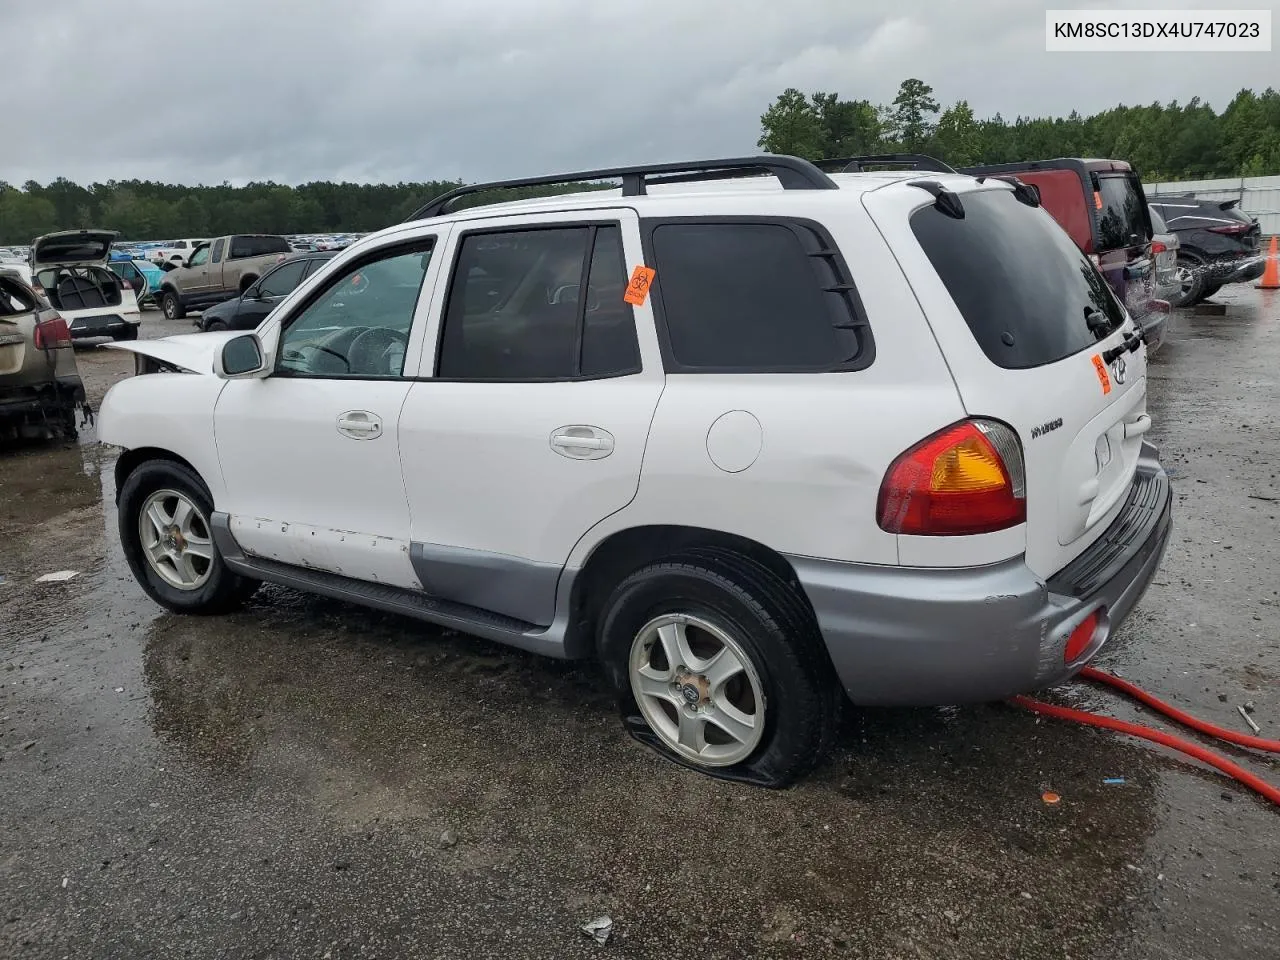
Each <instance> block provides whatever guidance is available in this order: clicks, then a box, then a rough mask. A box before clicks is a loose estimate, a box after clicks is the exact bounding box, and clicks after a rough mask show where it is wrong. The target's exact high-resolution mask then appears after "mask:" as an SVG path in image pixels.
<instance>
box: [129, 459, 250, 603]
mask: <svg viewBox="0 0 1280 960" xmlns="http://www.w3.org/2000/svg"><path fill="white" fill-rule="evenodd" d="M212 515H213V501H212V499H211V498H210V496H209V491H208V490H207V489H206V487H205V485H204V483H203V481H201V479H200V477H199V476H198V475H197V474H196V473H195V472H194V471H193V470H191V468H190V467H188V466H186V465H185V464H181V463H177V462H175V461H172V460H151V461H148V462H146V463H143V464H142V465H141V466H139V467H137V468H136V469H135V470H134V471H133V472H132V473H130V474H129V476H128V478H127V479H126V480H125V481H124V484H123V485H122V486H121V488H120V500H119V522H120V542H121V545H122V546H123V547H124V555H125V559H126V560H128V561H129V567H130V569H131V570H132V571H133V575H134V576H135V577H136V578H137V579H138V583H139V584H140V585H141V586H142V589H143V590H145V591H146V593H147V595H148V596H149V597H151V599H152V600H154V601H156V603H158V604H160V605H161V606H163V607H166V608H168V609H169V610H172V611H174V612H175V613H200V614H207V613H223V612H225V611H227V610H231V609H234V608H235V607H237V606H239V605H240V603H242V602H243V601H244V600H246V599H248V598H249V596H250V595H252V593H253V592H254V590H256V589H257V586H258V584H257V582H256V581H254V580H250V579H248V578H245V577H241V576H238V575H236V574H235V573H233V572H232V571H231V570H230V569H228V567H227V565H226V564H225V563H223V562H222V556H221V555H220V554H219V553H218V545H217V544H216V543H215V542H214V539H213V529H212V526H211V524H210V520H209V518H210V517H211V516H212Z"/></svg>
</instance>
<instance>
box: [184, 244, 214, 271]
mask: <svg viewBox="0 0 1280 960" xmlns="http://www.w3.org/2000/svg"><path fill="white" fill-rule="evenodd" d="M208 262H209V248H208V247H197V248H196V252H195V253H193V254H191V259H190V260H188V261H187V266H189V267H203V266H204V265H205V264H206V263H208Z"/></svg>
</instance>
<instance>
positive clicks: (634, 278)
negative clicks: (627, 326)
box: [622, 264, 658, 307]
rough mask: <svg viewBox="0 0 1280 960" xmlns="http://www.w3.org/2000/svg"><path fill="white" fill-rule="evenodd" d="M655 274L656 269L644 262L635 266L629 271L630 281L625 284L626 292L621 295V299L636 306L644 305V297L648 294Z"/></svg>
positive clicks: (656, 272) (656, 273)
mask: <svg viewBox="0 0 1280 960" xmlns="http://www.w3.org/2000/svg"><path fill="white" fill-rule="evenodd" d="M657 275H658V271H657V270H655V269H653V267H646V266H645V265H644V264H641V265H640V266H638V267H636V268H635V269H634V270H632V271H631V282H630V283H628V284H627V292H626V293H624V294H623V295H622V299H623V300H625V301H626V302H627V303H631V304H634V305H635V306H637V307H640V306H644V301H645V298H646V297H647V296H649V286H650V285H651V284H652V283H653V278H654V277H656V276H657Z"/></svg>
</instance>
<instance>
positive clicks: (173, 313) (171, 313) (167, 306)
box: [160, 290, 187, 320]
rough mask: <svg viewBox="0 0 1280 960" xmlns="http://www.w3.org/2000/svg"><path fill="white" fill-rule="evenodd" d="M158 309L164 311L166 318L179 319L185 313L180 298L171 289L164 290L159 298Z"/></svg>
mask: <svg viewBox="0 0 1280 960" xmlns="http://www.w3.org/2000/svg"><path fill="white" fill-rule="evenodd" d="M160 309H161V310H163V311H164V318H165V319H166V320H181V319H182V318H183V317H185V316H186V315H187V311H186V309H185V308H184V307H183V306H182V300H181V298H179V296H178V295H177V294H176V293H174V292H173V291H172V290H166V291H165V292H164V296H162V297H161V298H160Z"/></svg>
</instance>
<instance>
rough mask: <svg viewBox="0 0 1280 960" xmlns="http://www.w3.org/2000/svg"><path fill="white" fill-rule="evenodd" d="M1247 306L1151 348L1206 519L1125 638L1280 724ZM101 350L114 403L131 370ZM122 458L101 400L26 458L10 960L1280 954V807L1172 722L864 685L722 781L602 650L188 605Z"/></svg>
mask: <svg viewBox="0 0 1280 960" xmlns="http://www.w3.org/2000/svg"><path fill="white" fill-rule="evenodd" d="M1264 297H1266V298H1267V299H1264ZM1221 299H1222V300H1224V301H1230V303H1229V306H1228V308H1227V311H1226V313H1225V315H1222V316H1205V315H1195V314H1182V315H1178V316H1176V317H1175V319H1174V321H1173V324H1172V329H1171V335H1170V342H1169V343H1168V344H1167V345H1166V346H1165V347H1164V349H1163V351H1162V352H1161V354H1160V355H1159V356H1158V357H1157V358H1156V360H1155V362H1154V364H1153V366H1152V368H1151V371H1150V374H1151V381H1152V382H1151V406H1152V411H1153V414H1154V415H1155V416H1156V418H1157V426H1156V428H1155V430H1154V431H1153V433H1154V434H1155V439H1156V441H1157V442H1158V443H1160V444H1161V446H1162V448H1163V451H1164V456H1165V459H1166V462H1167V463H1168V464H1169V466H1170V467H1171V468H1172V469H1173V471H1174V489H1175V493H1176V497H1177V500H1176V505H1175V507H1176V514H1175V533H1174V539H1173V543H1172V545H1171V546H1170V548H1169V551H1168V554H1167V556H1166V559H1165V562H1164V566H1163V568H1162V570H1161V572H1160V573H1159V575H1158V578H1157V582H1156V583H1155V585H1153V587H1152V588H1151V590H1150V591H1149V593H1148V594H1147V596H1146V598H1145V600H1144V601H1143V603H1142V604H1141V606H1140V607H1139V609H1138V611H1137V612H1136V613H1135V615H1134V616H1133V618H1132V619H1131V620H1130V622H1129V623H1128V624H1127V625H1126V626H1125V628H1124V629H1123V630H1122V631H1121V633H1120V635H1119V636H1118V637H1117V638H1115V640H1114V641H1113V642H1112V644H1111V645H1109V647H1108V649H1107V650H1106V651H1105V653H1104V656H1103V657H1102V659H1101V664H1102V665H1103V666H1104V667H1108V668H1111V669H1115V670H1119V671H1121V672H1123V674H1124V675H1125V676H1127V677H1129V678H1131V679H1133V680H1135V681H1136V682H1137V683H1139V684H1140V685H1141V686H1143V687H1146V688H1147V689H1150V690H1152V691H1154V692H1158V693H1160V694H1161V695H1163V696H1165V697H1167V698H1168V699H1169V700H1171V701H1172V702H1173V703H1175V704H1176V705H1178V706H1181V707H1184V708H1186V709H1188V710H1191V711H1193V712H1195V713H1197V714H1199V715H1201V716H1204V717H1206V718H1208V719H1211V720H1213V721H1215V722H1217V723H1220V724H1223V725H1225V726H1229V727H1233V728H1236V729H1241V730H1243V729H1244V728H1243V721H1242V720H1241V718H1240V716H1239V714H1238V713H1237V712H1236V706H1237V704H1243V703H1244V702H1245V701H1246V700H1252V701H1253V702H1254V705H1255V713H1254V718H1255V719H1256V720H1257V722H1258V723H1259V725H1260V726H1261V727H1262V729H1263V733H1264V735H1266V736H1272V737H1276V736H1280V592H1278V591H1280V573H1278V572H1277V571H1280V539H1278V538H1277V531H1278V530H1280V525H1278V524H1277V514H1280V479H1277V473H1280V428H1278V427H1277V421H1276V412H1277V410H1280V404H1278V401H1280V375H1278V373H1277V371H1278V370H1280V297H1276V296H1275V295H1272V294H1265V295H1264V294H1259V293H1257V292H1256V291H1252V290H1247V289H1240V288H1237V289H1235V290H1229V291H1228V292H1226V293H1225V294H1224V295H1223V296H1222V298H1221ZM190 329H191V327H190V324H189V321H183V322H174V323H165V322H164V321H161V320H159V319H158V314H156V313H148V314H147V315H146V319H145V320H144V336H145V335H150V336H161V335H167V334H170V333H178V332H188V331H189V330H190ZM79 360H80V367H81V371H82V374H83V375H84V377H85V379H86V381H87V383H88V386H89V391H90V394H91V395H96V396H101V394H102V393H103V392H104V391H105V389H106V388H107V386H109V385H110V383H112V382H114V381H115V380H116V379H119V378H121V377H123V376H126V375H127V374H128V373H129V371H130V370H131V365H130V363H129V358H128V356H127V355H124V354H119V353H114V352H111V351H99V350H81V351H80V352H79ZM110 467H111V461H110V455H109V454H108V453H107V452H106V451H104V450H102V449H100V448H99V447H98V446H97V445H96V444H95V438H94V434H93V430H92V428H87V429H85V430H84V431H83V432H82V437H81V440H80V442H79V444H76V445H62V446H48V445H31V446H24V447H21V448H17V449H5V450H2V451H0V577H3V580H2V581H0V661H2V664H3V666H2V669H0V683H2V684H3V692H2V693H0V956H2V957H6V958H7V957H51V958H52V957H94V958H112V957H120V958H141V957H235V958H242V957H308V958H312V957H314V958H335V960H336V958H348V957H428V956H430V957H554V958H564V957H600V956H607V955H616V956H625V957H664V958H665V957H671V956H673V955H682V956H697V957H799V956H805V957H810V956H839V957H868V958H870V957H885V958H890V957H892V958H901V957H920V958H956V957H962V958H969V957H972V958H989V957H1017V958H1059V957H1060V958H1068V957H1070V958H1076V960H1080V958H1094V957H1096V958H1107V960H1115V958H1188V960H1190V958H1196V960H1200V958H1205V957H1213V958H1229V957H1249V958H1252V960H1264V958H1269V957H1275V956H1277V955H1280V811H1278V810H1276V809H1274V808H1272V807H1271V806H1269V805H1268V804H1266V803H1265V802H1264V801H1262V800H1259V799H1257V798H1255V797H1254V796H1253V795H1251V794H1250V793H1248V792H1246V791H1244V790H1242V789H1239V788H1237V787H1236V786H1235V785H1233V784H1232V783H1230V782H1229V781H1226V780H1224V779H1222V778H1221V777H1219V776H1218V775H1217V774H1215V773H1213V772H1212V771H1209V770H1207V769H1204V768H1199V767H1197V766H1195V765H1193V764H1191V763H1188V762H1183V761H1182V760H1180V759H1176V758H1174V757H1172V756H1170V755H1168V754H1167V753H1165V752H1164V751H1162V750H1160V749H1158V748H1154V747H1151V746H1149V745H1146V744H1143V743H1140V742H1136V741H1131V740H1127V739H1124V738H1121V737H1117V736H1114V735H1111V734H1107V733H1103V732H1100V731H1094V730H1088V729H1082V728H1076V727H1073V726H1067V725H1063V724H1059V723H1055V722H1051V721H1044V722H1038V721H1037V720H1036V719H1035V718H1034V717H1032V716H1030V715H1027V714H1024V713H1021V712H1018V711H1017V710H1015V709H1012V708H1009V707H1005V706H1001V705H991V706H984V707H967V708H962V709H941V710H894V711H888V710H884V711H867V712H862V713H857V714H855V715H854V716H853V718H852V719H851V722H850V724H849V729H848V730H847V732H846V734H845V735H844V738H843V741H842V743H841V746H840V749H839V750H838V752H837V754H836V755H835V756H834V757H833V758H832V760H831V762H830V763H828V764H827V765H826V766H825V767H824V768H822V769H821V770H820V771H819V772H818V773H817V774H816V775H814V776H812V777H811V778H809V779H808V780H807V781H805V782H804V783H802V784H801V785H799V786H797V787H796V788H794V789H791V790H788V791H784V792H767V791H761V790H756V789H753V788H748V787H740V786H734V785H729V784H725V783H721V782H717V781H714V780H711V779H707V778H705V777H700V776H697V775H694V774H691V773H688V772H686V771H684V770H682V769H679V768H677V767H675V766H673V765H670V764H668V763H666V762H664V761H663V760H661V759H659V758H657V757H655V756H653V755H651V754H650V753H648V752H647V751H646V750H645V749H644V748H643V747H641V746H639V745H638V744H636V743H634V742H633V741H631V740H630V739H628V738H627V737H626V735H625V734H624V733H623V731H622V728H621V725H620V724H619V722H618V720H617V719H616V717H615V714H614V707H613V704H612V702H611V700H610V698H609V697H608V695H607V694H606V693H605V692H604V690H603V688H602V685H601V684H600V683H599V682H598V680H597V677H596V673H595V671H594V669H593V668H591V667H590V666H583V665H566V664H562V663H556V662H550V661H546V660H541V659H537V658H534V657H532V656H527V655H523V654H521V653H517V652H513V651H508V650H505V649H502V648H498V647H494V646H491V645H489V644H486V643H483V642H480V641H476V640H472V639H469V638H466V637H462V636H458V635H454V634H445V633H440V632H438V631H435V630H432V629H430V628H426V627H424V626H422V625H420V624H417V623H415V622H411V621H407V620H402V619H398V618H395V617H391V616H384V615H380V614H376V613H370V612H367V611H364V610H361V609H358V608H355V607H352V606H348V605H344V604H341V603H336V602H330V601H325V600H317V599H314V598H309V597H304V596H302V595H300V594H297V593H293V592H290V591H287V590H283V589H280V588H267V589H264V590H263V591H261V593H260V594H259V595H258V596H257V597H256V598H255V600H254V601H253V603H252V605H251V606H250V607H249V608H248V609H246V610H245V611H243V612H241V613H239V614H236V615H234V616H230V617H225V618H220V619H201V618H180V617H175V616H172V615H169V614H166V613H162V612H161V611H160V609H159V608H158V607H156V606H155V605H154V604H152V603H151V602H150V601H149V600H147V599H146V597H145V596H144V595H143V594H142V592H141V590H140V589H139V588H138V587H137V586H136V585H135V584H134V582H133V580H132V578H131V576H130V575H129V572H128V569H127V567H126V565H125V563H124V560H123V557H122V556H121V553H120V550H119V547H118V545H117V541H116V530H115V517H114V512H113V510H112V509H111V507H110V504H111V503H112V501H113V496H114V491H113V489H112V480H111V470H110ZM63 569H70V570H77V571H80V573H79V575H78V576H77V577H76V578H75V579H72V580H70V581H68V582H66V583H62V584H37V583H35V582H34V581H35V579H36V577H38V576H40V575H42V574H45V573H49V572H51V571H56V570H63ZM1058 695H1059V696H1064V697H1068V698H1070V699H1071V700H1073V701H1077V702H1079V703H1082V704H1084V705H1085V706H1088V707H1092V708H1095V709H1102V710H1106V711H1108V712H1111V713H1113V714H1115V715H1117V716H1121V717H1126V718H1134V717H1135V716H1136V717H1137V718H1138V719H1141V720H1144V721H1151V717H1150V716H1149V715H1148V714H1146V713H1145V712H1144V711H1141V710H1138V709H1135V708H1134V707H1133V706H1132V705H1130V704H1128V703H1125V702H1123V701H1121V700H1118V699H1117V698H1115V697H1114V696H1112V695H1111V694H1109V693H1105V692H1101V691H1098V690H1095V689H1093V688H1090V687H1086V686H1083V685H1078V686H1074V687H1072V688H1070V689H1068V690H1065V691H1062V692H1061V693H1060V694H1058ZM1231 753H1232V755H1233V756H1236V757H1244V755H1243V753H1242V752H1240V751H1231ZM1244 762H1246V763H1247V765H1248V766H1249V767H1250V768H1251V769H1253V770H1254V771H1255V772H1257V773H1259V774H1260V775H1262V776H1263V777H1264V778H1267V779H1269V780H1271V781H1272V782H1277V783H1280V764H1277V763H1276V762H1274V761H1271V760H1267V759H1258V758H1251V757H1244ZM1112 777H1123V778H1124V783H1123V785H1106V784H1104V783H1103V780H1104V778H1112ZM1045 790H1052V791H1054V792H1056V793H1058V794H1060V795H1061V797H1062V800H1061V802H1060V803H1059V804H1057V805H1056V806H1047V805H1045V804H1044V803H1043V802H1042V800H1041V793H1042V792H1043V791H1045ZM602 914H608V915H610V916H611V917H613V919H614V928H613V929H614V932H613V937H612V939H611V940H610V941H609V943H608V944H607V945H606V946H604V947H600V946H597V945H596V944H595V943H593V942H592V941H590V940H588V939H587V938H586V937H585V936H583V935H582V933H581V932H580V931H579V927H580V926H581V925H582V924H583V923H585V922H586V921H588V920H591V919H593V918H595V917H597V916H600V915H602Z"/></svg>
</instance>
